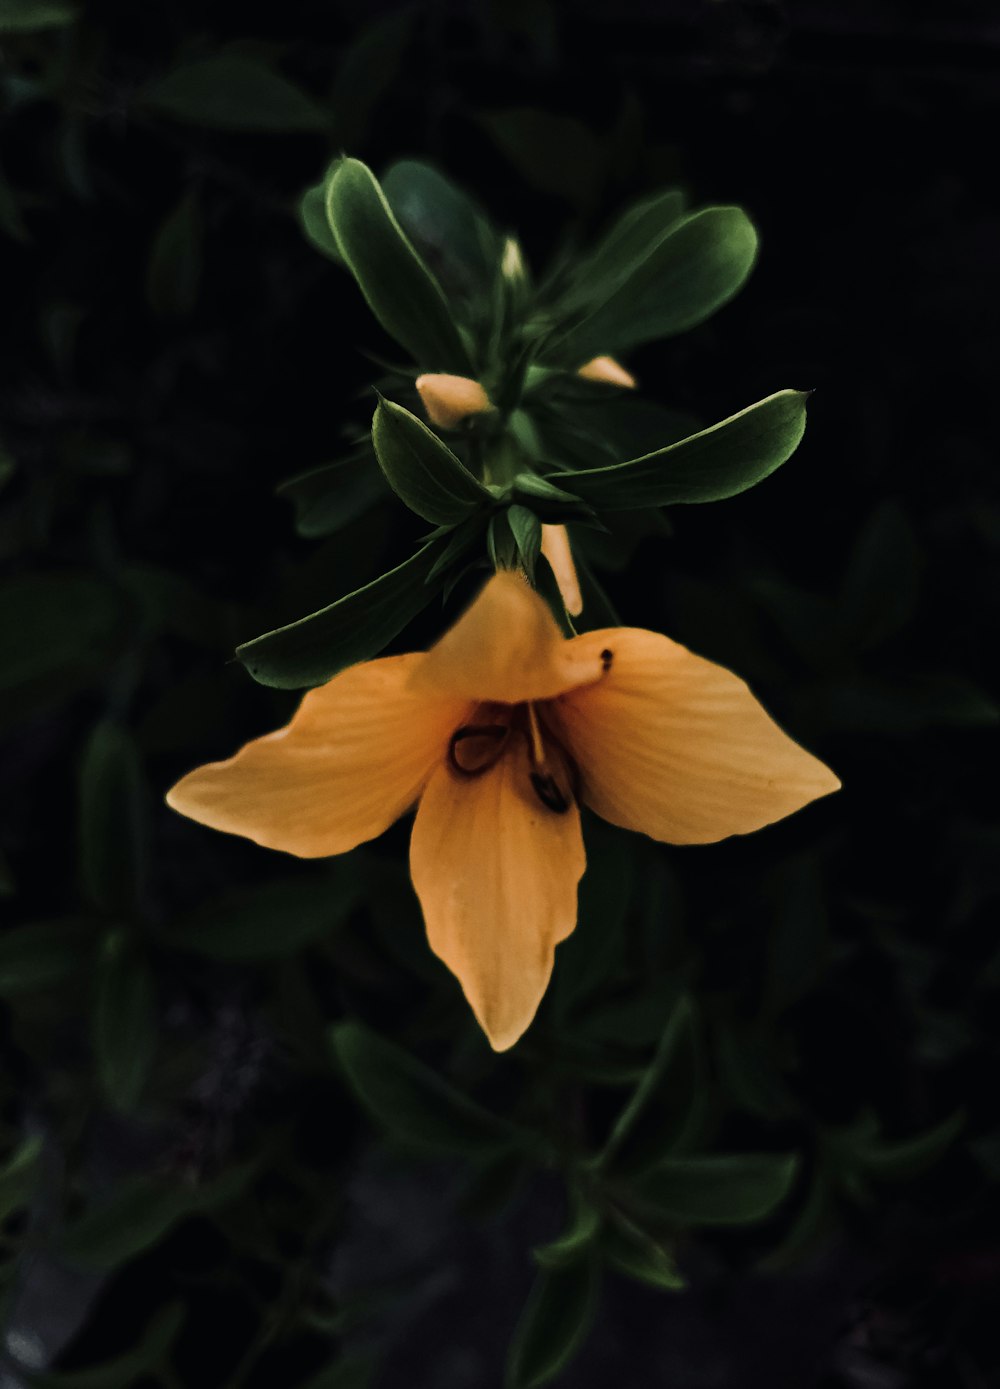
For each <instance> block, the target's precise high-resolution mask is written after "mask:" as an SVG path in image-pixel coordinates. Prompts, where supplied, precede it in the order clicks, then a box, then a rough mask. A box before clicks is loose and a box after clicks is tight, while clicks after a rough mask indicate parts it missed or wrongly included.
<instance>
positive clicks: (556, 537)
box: [542, 525, 583, 617]
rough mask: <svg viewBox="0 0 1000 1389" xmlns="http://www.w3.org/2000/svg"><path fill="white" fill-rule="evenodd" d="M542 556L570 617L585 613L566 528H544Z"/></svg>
mask: <svg viewBox="0 0 1000 1389" xmlns="http://www.w3.org/2000/svg"><path fill="white" fill-rule="evenodd" d="M542 554H543V555H544V556H545V558H546V559H547V560H548V562H549V567H550V568H551V570H552V573H553V575H554V576H555V581H556V583H557V584H558V586H559V592H560V593H561V594H562V600H563V602H564V603H565V604H566V611H567V612H568V613H569V615H570V617H579V616H580V614H581V613H582V612H583V595H582V594H581V592H580V580H579V578H578V577H577V573H576V565H575V564H574V563H573V551H572V549H571V548H570V543H569V532H568V531H567V530H566V527H565V526H546V525H543V526H542Z"/></svg>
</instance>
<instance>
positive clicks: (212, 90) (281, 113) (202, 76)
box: [141, 52, 330, 133]
mask: <svg viewBox="0 0 1000 1389" xmlns="http://www.w3.org/2000/svg"><path fill="white" fill-rule="evenodd" d="M141 100H142V102H143V104H144V105H146V106H148V107H150V108H151V109H153V110H154V111H158V112H160V113H162V114H163V115H165V116H170V117H172V118H173V119H174V120H177V121H183V122H184V123H185V124H188V125H198V126H204V127H207V128H208V129H210V130H233V131H238V130H246V131H270V132H275V133H292V132H297V131H306V130H326V129H327V128H328V127H329V124H330V118H329V116H328V115H327V113H326V112H325V111H323V110H322V109H321V108H320V107H319V106H317V105H316V103H315V102H314V101H313V100H312V98H311V97H309V96H307V95H306V93H305V92H303V91H302V89H301V88H300V87H297V86H296V85H295V84H294V83H293V82H290V81H289V80H288V78H287V77H283V76H282V75H281V74H280V73H278V72H275V71H274V69H273V68H269V67H268V66H267V64H266V63H263V62H261V61H260V60H259V59H258V58H251V57H249V56H247V55H246V54H244V53H236V52H232V53H218V54H215V55H214V56H212V57H209V58H196V59H195V60H194V61H193V62H190V63H184V64H182V65H181V66H180V67H176V68H174V69H173V71H171V72H168V73H167V74H166V75H165V76H164V77H161V78H160V79H159V81H157V82H152V83H150V85H149V86H147V87H145V88H144V89H143V91H142V93H141Z"/></svg>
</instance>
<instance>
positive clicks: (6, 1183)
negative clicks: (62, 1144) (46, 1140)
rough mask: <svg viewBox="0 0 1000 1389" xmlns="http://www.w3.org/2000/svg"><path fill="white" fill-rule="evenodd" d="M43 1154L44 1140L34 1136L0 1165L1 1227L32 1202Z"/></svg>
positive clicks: (27, 1139)
mask: <svg viewBox="0 0 1000 1389" xmlns="http://www.w3.org/2000/svg"><path fill="white" fill-rule="evenodd" d="M41 1154H42V1140H41V1138H40V1137H39V1136H38V1134H32V1135H31V1136H30V1137H29V1138H26V1139H25V1140H24V1142H23V1143H22V1144H21V1145H20V1146H19V1147H18V1148H17V1149H16V1150H15V1151H14V1153H13V1154H12V1155H11V1156H10V1157H9V1158H7V1160H6V1161H5V1162H4V1163H3V1164H2V1165H0V1225H3V1223H4V1222H5V1221H6V1220H7V1219H8V1217H9V1216H11V1215H13V1213H14V1212H15V1211H19V1210H21V1208H22V1207H23V1206H26V1205H27V1204H28V1202H29V1201H30V1200H31V1196H32V1193H33V1191H34V1189H35V1182H36V1180H37V1177H38V1159H39V1158H40V1157H41Z"/></svg>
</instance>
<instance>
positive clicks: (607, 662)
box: [601, 646, 615, 675]
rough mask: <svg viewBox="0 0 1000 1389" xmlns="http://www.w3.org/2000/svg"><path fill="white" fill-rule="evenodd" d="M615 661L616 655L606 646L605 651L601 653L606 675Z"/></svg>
mask: <svg viewBox="0 0 1000 1389" xmlns="http://www.w3.org/2000/svg"><path fill="white" fill-rule="evenodd" d="M614 659H615V653H614V652H613V651H612V650H611V648H610V647H607V646H606V647H605V648H604V650H603V651H602V652H601V665H602V667H603V668H604V673H605V675H606V674H607V673H608V671H609V670H610V669H611V662H612V661H613V660H614Z"/></svg>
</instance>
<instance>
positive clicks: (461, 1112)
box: [330, 1022, 532, 1155]
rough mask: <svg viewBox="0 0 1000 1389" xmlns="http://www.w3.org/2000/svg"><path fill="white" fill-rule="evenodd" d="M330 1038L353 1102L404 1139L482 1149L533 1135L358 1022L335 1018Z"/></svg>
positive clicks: (466, 1150)
mask: <svg viewBox="0 0 1000 1389" xmlns="http://www.w3.org/2000/svg"><path fill="white" fill-rule="evenodd" d="M330 1042H331V1046H332V1048H333V1052H334V1055H335V1057H336V1059H337V1062H338V1065H339V1067H340V1070H341V1073H342V1075H343V1076H344V1079H345V1080H346V1081H347V1084H348V1085H349V1086H350V1089H351V1091H352V1093H353V1094H354V1096H355V1097H356V1099H357V1100H358V1102H359V1103H360V1104H361V1105H362V1106H363V1107H364V1108H365V1109H366V1110H367V1111H368V1113H369V1114H370V1115H371V1116H372V1118H373V1119H375V1120H376V1122H377V1123H378V1124H380V1125H381V1127H382V1128H384V1129H385V1130H386V1131H387V1132H388V1133H390V1134H392V1135H393V1136H394V1137H396V1138H398V1139H400V1140H401V1141H402V1142H404V1143H407V1144H410V1145H413V1146H416V1147H421V1148H436V1149H443V1150H445V1151H450V1152H461V1153H466V1154H469V1155H480V1154H482V1155H487V1154H495V1153H496V1152H497V1151H498V1150H500V1149H503V1148H509V1147H513V1146H518V1145H522V1144H524V1143H525V1142H526V1141H527V1142H529V1143H530V1142H531V1141H532V1136H531V1135H529V1134H525V1133H522V1132H521V1130H519V1129H517V1128H515V1127H514V1125H513V1124H509V1123H507V1121H506V1120H504V1119H501V1118H498V1117H497V1115H495V1114H492V1113H491V1112H490V1111H489V1110H488V1109H484V1108H483V1106H482V1105H480V1104H477V1103H476V1102H475V1101H474V1100H470V1099H469V1098H468V1096H466V1095H463V1094H462V1093H461V1091H459V1090H456V1089H455V1088H454V1086H452V1085H450V1084H449V1083H448V1081H446V1080H444V1079H442V1077H441V1076H440V1075H439V1074H438V1073H437V1072H436V1071H432V1070H431V1069H430V1068H429V1067H428V1066H425V1065H424V1064H423V1062H421V1061H417V1060H416V1059H415V1058H414V1057H412V1056H411V1055H410V1054H409V1052H406V1051H403V1050H402V1048H400V1047H397V1046H395V1045H394V1044H393V1043H392V1042H389V1041H387V1040H386V1039H385V1038H384V1037H381V1036H379V1034H378V1033H377V1032H373V1031H372V1029H371V1028H369V1027H366V1026H365V1025H364V1024H363V1023H359V1022H342V1023H338V1024H337V1025H336V1026H335V1027H334V1028H332V1029H331V1032H330Z"/></svg>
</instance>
